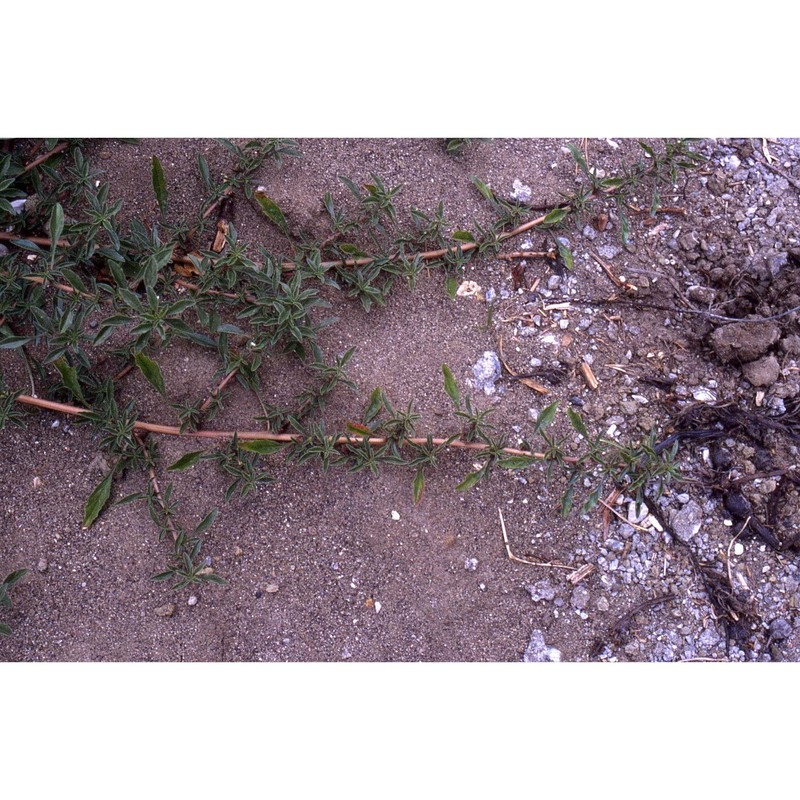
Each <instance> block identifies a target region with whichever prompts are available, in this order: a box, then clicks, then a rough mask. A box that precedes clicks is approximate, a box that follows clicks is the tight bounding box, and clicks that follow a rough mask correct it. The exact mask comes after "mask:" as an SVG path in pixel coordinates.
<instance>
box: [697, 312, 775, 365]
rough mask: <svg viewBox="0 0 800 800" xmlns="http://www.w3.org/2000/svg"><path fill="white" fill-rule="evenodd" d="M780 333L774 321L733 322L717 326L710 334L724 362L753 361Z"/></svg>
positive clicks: (773, 342) (716, 350)
mask: <svg viewBox="0 0 800 800" xmlns="http://www.w3.org/2000/svg"><path fill="white" fill-rule="evenodd" d="M780 335H781V329H780V327H778V325H776V324H775V323H774V322H766V323H756V322H735V323H731V324H729V325H723V326H722V327H720V328H717V329H716V330H715V331H714V333H712V334H711V344H712V346H713V348H714V350H715V352H716V354H717V356H719V359H720V361H722V362H723V363H725V364H728V363H730V362H734V361H739V362H747V361H754V360H755V359H757V358H758V357H759V356H761V355H763V354H764V353H766V351H767V350H769V348H770V347H772V345H773V344H775V342H777V341H778V339H779V338H780Z"/></svg>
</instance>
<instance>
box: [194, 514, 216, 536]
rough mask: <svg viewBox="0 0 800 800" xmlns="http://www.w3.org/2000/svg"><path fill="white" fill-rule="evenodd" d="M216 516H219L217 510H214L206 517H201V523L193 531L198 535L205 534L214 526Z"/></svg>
mask: <svg viewBox="0 0 800 800" xmlns="http://www.w3.org/2000/svg"><path fill="white" fill-rule="evenodd" d="M217 514H219V509H218V508H215V509H214V510H213V511H211V512H210V513H208V514H206V516H205V517H203V520H202V522H201V523H200V524H199V525H198V526H197V527H196V528H195V529H194V532H195V533H196V534H198V535H199V534H201V533H205V532H206V531H207V530H208V529H209V528H210V527H211V526H212V525H213V524H214V520H215V519H216V518H217Z"/></svg>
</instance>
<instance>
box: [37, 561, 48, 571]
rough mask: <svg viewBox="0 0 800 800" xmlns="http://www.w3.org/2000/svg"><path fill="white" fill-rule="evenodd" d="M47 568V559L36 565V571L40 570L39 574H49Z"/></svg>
mask: <svg viewBox="0 0 800 800" xmlns="http://www.w3.org/2000/svg"><path fill="white" fill-rule="evenodd" d="M47 567H48V564H47V559H46V558H40V559H39V563H38V564H37V565H36V569H38V570H39V572H47Z"/></svg>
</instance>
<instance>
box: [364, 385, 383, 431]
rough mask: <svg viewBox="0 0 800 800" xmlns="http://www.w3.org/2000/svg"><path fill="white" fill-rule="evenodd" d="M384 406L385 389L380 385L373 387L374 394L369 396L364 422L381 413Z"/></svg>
mask: <svg viewBox="0 0 800 800" xmlns="http://www.w3.org/2000/svg"><path fill="white" fill-rule="evenodd" d="M382 408H383V391H382V390H381V387H380V386H376V387H375V389H373V391H372V394H371V395H370V396H369V405H368V406H367V410H366V411H365V412H364V422H371V421H372V420H373V419H375V417H377V416H378V414H380V413H381V409H382Z"/></svg>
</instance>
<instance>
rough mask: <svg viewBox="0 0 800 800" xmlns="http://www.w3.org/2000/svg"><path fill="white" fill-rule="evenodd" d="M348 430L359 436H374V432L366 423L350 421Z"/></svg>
mask: <svg viewBox="0 0 800 800" xmlns="http://www.w3.org/2000/svg"><path fill="white" fill-rule="evenodd" d="M347 430H348V431H349V432H350V433H355V434H356V435H357V436H372V433H373V432H372V431H371V430H370V429H369V428H368V427H367V426H366V425H358V424H357V423H355V422H348V423H347Z"/></svg>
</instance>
